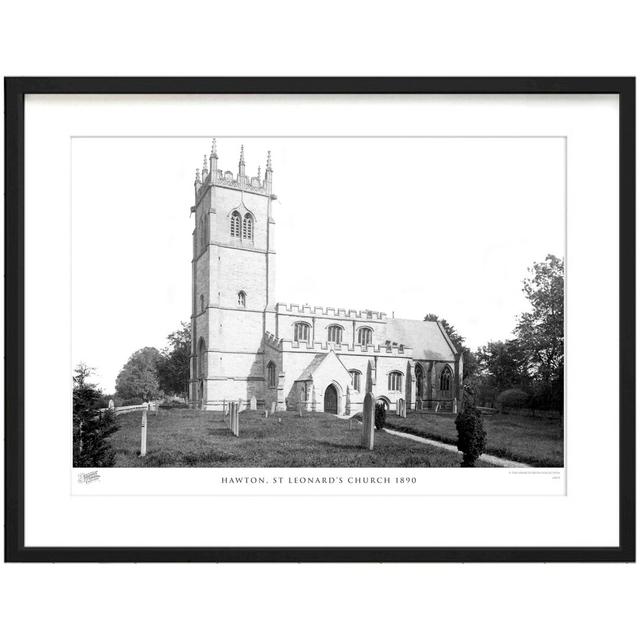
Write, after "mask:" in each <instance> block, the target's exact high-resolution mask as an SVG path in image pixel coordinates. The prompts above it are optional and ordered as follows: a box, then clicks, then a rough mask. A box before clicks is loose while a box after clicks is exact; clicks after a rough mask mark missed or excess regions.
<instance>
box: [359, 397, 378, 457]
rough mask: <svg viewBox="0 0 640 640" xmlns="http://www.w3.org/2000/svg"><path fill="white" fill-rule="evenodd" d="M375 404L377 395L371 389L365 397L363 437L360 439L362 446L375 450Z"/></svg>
mask: <svg viewBox="0 0 640 640" xmlns="http://www.w3.org/2000/svg"><path fill="white" fill-rule="evenodd" d="M375 406H376V399H375V396H374V395H373V393H371V392H370V391H369V393H367V395H366V396H365V397H364V404H363V408H362V437H361V439H360V446H362V447H364V448H365V449H369V450H373V433H374V428H375V424H374V423H375Z"/></svg>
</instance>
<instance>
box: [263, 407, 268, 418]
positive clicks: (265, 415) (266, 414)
mask: <svg viewBox="0 0 640 640" xmlns="http://www.w3.org/2000/svg"><path fill="white" fill-rule="evenodd" d="M264 417H265V418H268V417H269V409H265V410H264Z"/></svg>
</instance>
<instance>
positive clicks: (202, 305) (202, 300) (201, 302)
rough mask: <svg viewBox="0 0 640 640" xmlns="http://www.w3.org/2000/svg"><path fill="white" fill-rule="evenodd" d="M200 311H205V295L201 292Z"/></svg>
mask: <svg viewBox="0 0 640 640" xmlns="http://www.w3.org/2000/svg"><path fill="white" fill-rule="evenodd" d="M200 311H204V296H203V295H202V294H200Z"/></svg>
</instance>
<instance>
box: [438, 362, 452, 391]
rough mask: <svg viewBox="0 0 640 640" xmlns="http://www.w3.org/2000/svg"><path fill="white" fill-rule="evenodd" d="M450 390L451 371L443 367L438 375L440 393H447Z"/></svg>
mask: <svg viewBox="0 0 640 640" xmlns="http://www.w3.org/2000/svg"><path fill="white" fill-rule="evenodd" d="M450 389H451V369H450V368H449V367H445V368H444V369H443V370H442V373H441V374H440V391H449V390H450Z"/></svg>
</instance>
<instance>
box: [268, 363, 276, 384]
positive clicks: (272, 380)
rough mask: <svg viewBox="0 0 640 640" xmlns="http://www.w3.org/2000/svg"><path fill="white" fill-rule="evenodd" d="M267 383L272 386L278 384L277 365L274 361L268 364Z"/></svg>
mask: <svg viewBox="0 0 640 640" xmlns="http://www.w3.org/2000/svg"><path fill="white" fill-rule="evenodd" d="M267 384H268V385H269V386H270V387H275V386H276V365H275V364H273V362H269V364H268V365H267Z"/></svg>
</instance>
